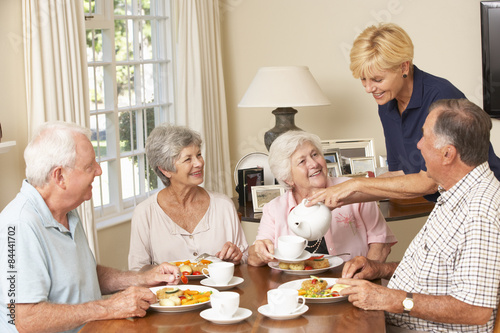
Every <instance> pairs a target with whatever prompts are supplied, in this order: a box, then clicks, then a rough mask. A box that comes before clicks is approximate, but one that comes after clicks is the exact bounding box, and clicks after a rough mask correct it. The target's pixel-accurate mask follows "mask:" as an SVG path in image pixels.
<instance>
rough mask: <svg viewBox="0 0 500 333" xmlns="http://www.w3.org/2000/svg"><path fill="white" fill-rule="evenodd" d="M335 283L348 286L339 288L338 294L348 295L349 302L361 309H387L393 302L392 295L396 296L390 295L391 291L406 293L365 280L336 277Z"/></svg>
mask: <svg viewBox="0 0 500 333" xmlns="http://www.w3.org/2000/svg"><path fill="white" fill-rule="evenodd" d="M337 283H341V284H347V285H349V286H350V287H349V288H345V289H343V290H341V291H340V294H341V295H343V296H346V295H347V296H349V297H348V299H349V302H351V303H352V305H354V306H356V307H358V308H360V309H363V310H389V309H388V305H390V304H393V302H394V299H393V298H394V297H398V296H397V295H392V292H396V293H398V294H399V293H402V295H403V294H404V295H405V294H406V293H405V292H403V291H400V290H390V289H388V288H386V287H382V286H380V285H378V284H375V283H371V282H368V281H366V280H357V279H338V280H337ZM403 298H404V297H403Z"/></svg>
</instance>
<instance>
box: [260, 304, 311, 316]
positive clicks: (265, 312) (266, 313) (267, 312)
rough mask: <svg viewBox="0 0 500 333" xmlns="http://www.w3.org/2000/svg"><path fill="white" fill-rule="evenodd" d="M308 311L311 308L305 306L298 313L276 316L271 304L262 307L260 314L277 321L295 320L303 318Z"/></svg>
mask: <svg viewBox="0 0 500 333" xmlns="http://www.w3.org/2000/svg"><path fill="white" fill-rule="evenodd" d="M307 310H309V307H308V306H307V305H304V307H302V309H300V310H299V311H297V312H293V313H288V314H276V313H274V312H271V308H270V307H269V304H265V305H262V306H260V307H259V308H258V311H259V313H260V314H263V315H264V316H266V317H269V318H271V319H275V320H287V319H294V318H297V317H300V316H302V315H303V314H304V313H306V312H307Z"/></svg>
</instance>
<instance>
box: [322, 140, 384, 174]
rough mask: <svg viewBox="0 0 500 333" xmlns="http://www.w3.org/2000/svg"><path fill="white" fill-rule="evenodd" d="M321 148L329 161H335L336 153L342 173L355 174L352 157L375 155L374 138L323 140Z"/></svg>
mask: <svg viewBox="0 0 500 333" xmlns="http://www.w3.org/2000/svg"><path fill="white" fill-rule="evenodd" d="M321 148H322V150H323V155H324V156H325V160H327V163H329V162H333V159H335V157H334V156H335V155H336V157H337V163H338V166H339V170H340V174H341V175H349V174H354V172H353V171H352V170H351V164H350V159H351V158H361V157H372V156H375V149H374V143H373V139H334V140H322V141H321ZM335 153H336V154H335ZM374 161H375V160H374ZM375 162H376V161H375ZM332 172H333V171H332Z"/></svg>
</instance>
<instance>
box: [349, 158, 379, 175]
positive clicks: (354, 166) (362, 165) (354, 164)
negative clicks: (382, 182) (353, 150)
mask: <svg viewBox="0 0 500 333" xmlns="http://www.w3.org/2000/svg"><path fill="white" fill-rule="evenodd" d="M350 165H351V174H353V175H355V174H358V173H364V172H365V173H367V172H369V171H371V172H373V174H375V158H374V157H373V156H368V157H352V158H350Z"/></svg>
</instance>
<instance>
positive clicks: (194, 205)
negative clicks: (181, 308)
mask: <svg viewBox="0 0 500 333" xmlns="http://www.w3.org/2000/svg"><path fill="white" fill-rule="evenodd" d="M201 143H202V140H201V137H200V135H199V134H198V133H196V132H195V131H192V130H191V129H189V128H187V127H181V126H172V125H168V124H163V125H160V126H158V127H156V128H155V129H154V130H153V131H152V132H151V134H150V135H149V137H148V139H147V142H146V156H147V158H148V162H149V165H150V166H151V168H152V169H153V170H154V171H155V172H156V174H157V175H158V177H159V178H160V179H161V180H162V182H163V184H164V185H165V188H164V189H162V190H161V191H159V192H157V193H156V194H154V195H152V196H151V197H150V198H148V199H146V200H145V201H144V202H142V203H140V204H139V205H138V206H137V207H136V209H135V211H134V214H133V217H132V231H131V237H130V252H129V257H128V261H129V269H132V270H139V269H142V268H143V267H145V266H148V265H152V264H154V263H160V262H165V261H174V260H186V259H194V258H195V257H197V256H198V255H199V254H201V253H204V252H206V253H209V254H215V256H216V257H218V258H219V259H221V260H224V261H228V262H233V263H235V264H239V263H240V262H245V261H246V258H247V249H248V243H247V241H246V239H245V235H244V233H243V229H242V227H241V223H240V221H239V218H238V214H237V212H236V209H235V207H234V204H233V202H232V201H231V199H230V198H229V197H227V196H226V195H223V194H219V193H214V192H211V191H208V190H205V189H204V188H202V187H201V186H200V185H201V184H202V183H203V169H204V165H205V162H204V160H203V157H202V156H201Z"/></svg>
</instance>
